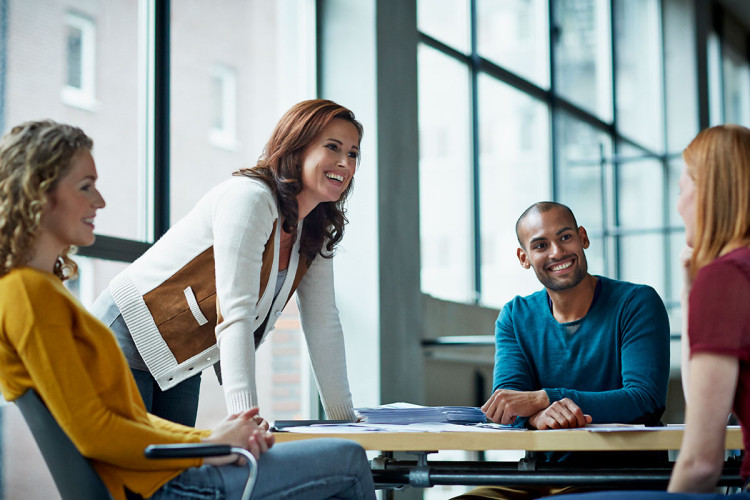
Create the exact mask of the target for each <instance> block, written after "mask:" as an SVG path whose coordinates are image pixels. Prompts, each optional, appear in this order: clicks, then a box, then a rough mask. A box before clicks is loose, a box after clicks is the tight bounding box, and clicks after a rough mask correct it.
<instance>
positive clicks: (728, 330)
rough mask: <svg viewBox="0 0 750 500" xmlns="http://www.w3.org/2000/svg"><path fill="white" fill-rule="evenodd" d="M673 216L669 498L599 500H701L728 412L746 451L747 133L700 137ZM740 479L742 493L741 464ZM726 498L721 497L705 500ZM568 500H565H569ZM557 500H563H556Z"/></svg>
mask: <svg viewBox="0 0 750 500" xmlns="http://www.w3.org/2000/svg"><path fill="white" fill-rule="evenodd" d="M683 158H684V159H685V168H684V170H683V172H682V177H681V178H680V197H679V201H678V206H677V208H678V211H679V212H680V215H681V216H682V218H683V220H684V221H685V237H686V240H687V244H688V246H689V247H691V248H692V250H693V251H692V257H690V259H689V261H688V264H687V265H688V269H687V280H686V283H685V285H686V296H688V297H689V299H688V301H689V303H688V314H687V317H688V323H687V328H686V329H684V330H683V333H682V335H683V336H687V337H688V338H687V342H684V344H683V348H684V349H688V352H687V353H683V360H687V361H686V362H685V361H683V363H684V364H683V366H682V378H683V387H684V389H685V396H686V397H685V399H686V416H685V435H684V437H683V440H682V447H681V448H680V453H679V456H678V458H677V463H676V464H675V466H674V469H673V470H672V477H671V479H670V481H669V492H670V493H664V492H662V493H658V492H631V493H627V494H626V493H623V492H610V493H593V494H590V495H581V498H586V499H587V500H592V499H599V498H602V499H603V498H610V499H614V498H633V499H635V498H665V500H666V499H672V498H674V499H693V498H695V499H696V500H698V499H703V498H706V497H707V495H700V494H701V493H711V492H712V491H714V489H715V488H716V484H717V482H718V480H719V477H720V475H721V471H722V467H723V464H724V445H725V436H726V424H727V416H728V415H729V414H730V413H732V412H734V414H735V415H736V416H737V418H738V420H739V421H740V426H741V427H742V436H743V442H744V448H745V450H750V307H748V305H749V304H750V129H747V128H745V127H741V126H738V125H719V126H716V127H711V128H709V129H706V130H704V131H702V132H701V133H700V134H698V136H697V137H696V138H695V139H693V141H692V142H691V143H690V145H689V146H688V147H687V148H686V149H685V151H684V153H683ZM740 474H741V476H742V479H743V481H745V488H744V490H743V492H742V493H740V494H738V495H736V496H737V497H738V498H750V493H747V492H745V491H747V488H748V478H750V454H749V453H747V452H746V453H745V457H744V459H743V461H742V467H741V469H740ZM713 496H715V497H716V498H717V499H718V498H727V497H726V496H725V495H713ZM578 497H579V496H578V495H571V496H570V498H578ZM564 498H569V497H568V496H565V497H564Z"/></svg>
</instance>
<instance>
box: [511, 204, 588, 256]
mask: <svg viewBox="0 0 750 500" xmlns="http://www.w3.org/2000/svg"><path fill="white" fill-rule="evenodd" d="M555 208H559V209H561V210H563V211H564V212H566V213H567V215H568V217H570V220H571V221H572V222H573V227H575V228H578V222H577V221H576V216H575V215H573V211H572V210H571V209H570V207H569V206H567V205H563V204H562V203H557V202H556V201H538V202H536V203H534V204H533V205H531V206H530V207H529V208H527V209H526V210H524V211H523V213H522V214H521V216H520V217H519V218H518V220H517V221H516V238H518V244H519V245H521V248H524V249H525V248H526V247H524V245H523V242H522V241H521V234H520V228H521V222H523V220H524V219H525V218H526V217H528V216H529V215H531V214H542V213H545V212H549V211H550V210H553V209H555Z"/></svg>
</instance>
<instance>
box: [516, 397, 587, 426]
mask: <svg viewBox="0 0 750 500" xmlns="http://www.w3.org/2000/svg"><path fill="white" fill-rule="evenodd" d="M590 423H591V415H586V414H584V413H583V410H581V409H580V408H579V407H578V405H577V404H575V403H574V402H573V401H572V400H571V399H569V398H563V399H561V400H560V401H555V402H554V403H552V404H551V405H549V407H548V408H545V409H544V410H541V411H539V412H537V413H535V414H534V415H532V416H531V417H529V424H530V425H531V426H532V427H535V428H537V429H539V430H545V429H573V428H575V427H584V426H585V425H586V424H590Z"/></svg>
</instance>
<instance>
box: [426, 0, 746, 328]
mask: <svg viewBox="0 0 750 500" xmlns="http://www.w3.org/2000/svg"><path fill="white" fill-rule="evenodd" d="M418 6H419V8H418V16H419V17H418V28H419V52H418V54H419V81H420V86H419V109H420V123H419V125H420V146H421V150H420V155H421V160H420V189H421V191H420V200H421V201H420V203H421V205H422V212H421V214H420V222H421V245H422V250H421V251H422V268H421V269H422V276H421V278H422V290H423V291H424V292H425V293H427V294H430V295H433V296H436V297H438V298H443V299H449V300H456V301H461V302H467V303H475V304H479V305H486V306H490V307H500V306H502V305H503V304H504V303H505V302H506V301H508V300H509V299H511V298H512V297H513V296H514V295H516V294H527V293H530V292H532V291H534V290H536V289H539V287H540V285H539V284H538V282H537V281H536V278H535V276H534V275H533V273H530V272H525V271H524V270H523V269H522V268H521V267H520V266H519V265H518V263H517V260H516V248H517V246H518V243H517V241H516V236H515V231H514V229H515V228H514V224H515V221H516V219H517V217H518V216H519V215H520V214H521V212H522V211H523V210H524V209H525V208H527V207H528V206H529V205H530V204H531V203H533V202H535V201H541V200H548V199H552V200H556V201H560V202H562V203H566V204H568V205H569V206H570V207H571V208H572V209H573V211H574V213H575V214H576V216H577V217H578V222H579V223H580V224H581V225H583V226H584V227H585V228H586V229H587V230H588V234H589V236H590V238H591V247H590V248H589V250H588V251H587V256H588V260H589V268H590V270H591V272H593V273H597V274H602V275H605V276H609V277H613V278H617V279H623V280H630V281H635V282H640V283H646V284H649V285H651V286H653V287H654V288H655V289H656V290H657V291H658V292H659V293H660V294H661V296H662V298H663V299H664V301H665V303H666V304H667V306H668V308H669V309H670V311H671V312H672V313H673V315H674V313H675V312H676V310H677V308H678V307H679V304H678V301H677V298H678V296H679V289H680V287H681V281H680V280H681V275H680V274H679V273H678V272H677V271H676V270H674V269H673V268H674V257H675V255H677V254H678V253H679V250H680V249H681V248H682V246H683V242H682V241H681V239H680V238H681V236H682V235H683V231H682V227H681V226H682V222H681V221H680V220H679V217H677V216H676V215H675V214H676V208H675V204H674V197H673V194H672V191H673V190H674V189H676V188H675V187H674V184H675V182H676V178H675V175H676V174H677V175H679V169H680V168H681V164H680V162H679V161H678V159H679V154H680V152H681V150H682V148H684V147H685V146H686V145H687V142H686V141H688V140H689V139H690V138H692V137H693V136H694V135H695V134H696V133H697V131H698V128H699V122H698V120H699V116H698V101H697V99H698V97H697V92H696V91H695V90H694V89H695V88H696V85H697V84H696V83H695V82H696V81H697V71H696V70H695V68H696V63H695V59H696V57H697V56H696V51H695V49H694V48H693V47H691V46H690V44H689V43H686V40H687V38H689V39H690V40H691V41H693V43H694V40H695V33H694V29H693V26H694V25H695V23H696V17H695V16H697V15H700V14H696V13H694V12H693V6H692V5H691V2H686V1H684V0H663V1H660V0H633V1H630V0H629V1H617V0H612V1H607V0H561V1H554V2H552V1H547V0H523V1H522V0H508V1H503V2H491V1H483V0H464V1H458V0H456V1H448V0H443V2H442V3H441V7H440V8H436V7H435V6H434V5H433V2H430V1H428V0H421V1H419V2H418ZM665 16H668V17H669V18H668V19H666V20H665ZM686 23H690V25H689V26H690V29H689V30H686V29H685V26H686ZM678 28H679V29H678ZM710 43H713V44H715V45H716V47H717V49H716V50H717V54H719V56H720V59H719V61H717V62H715V63H714V64H713V68H714V69H713V70H712V71H714V70H715V71H714V72H718V73H716V74H717V76H716V77H715V78H716V79H717V80H718V81H719V82H721V85H719V87H718V89H715V87H716V84H713V83H712V84H711V89H712V90H716V91H718V95H719V99H720V103H719V104H717V105H716V107H718V109H721V110H722V113H723V114H726V115H727V116H733V117H734V116H738V117H742V116H743V113H745V112H746V111H745V110H746V109H747V102H748V101H747V99H746V97H747V95H746V94H747V92H750V90H748V89H750V86H748V85H747V84H746V83H745V82H746V81H745V80H744V79H746V78H748V67H747V59H746V58H744V53H737V51H734V52H732V50H731V49H729V48H724V49H723V50H718V48H722V47H723V46H722V45H721V43H723V42H721V38H720V37H717V38H716V40H714V41H711V42H710ZM707 50H708V52H709V53H710V52H711V50H712V49H711V47H708V49H707ZM686 69H687V70H692V72H691V73H689V74H687V75H686V74H685V70H686ZM727 78H730V79H731V83H729V82H727ZM670 92H671V93H672V95H673V96H674V97H673V99H672V101H670V102H669V103H668V102H667V99H666V97H667V95H668V93H670ZM686 99H687V100H689V101H688V102H684V101H685V100H686ZM704 99H706V98H705V97H704ZM721 119H722V120H723V119H724V116H722V118H721ZM646 253H647V254H648V258H644V255H645V254H646ZM677 330H679V325H677Z"/></svg>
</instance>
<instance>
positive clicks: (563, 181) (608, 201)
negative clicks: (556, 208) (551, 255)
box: [555, 113, 614, 276]
mask: <svg viewBox="0 0 750 500" xmlns="http://www.w3.org/2000/svg"><path fill="white" fill-rule="evenodd" d="M555 120H556V124H557V130H558V135H557V137H558V143H557V148H556V154H557V173H556V183H557V188H556V190H557V201H559V202H560V203H564V204H566V205H568V206H569V207H570V209H571V210H573V213H574V214H575V216H576V219H577V222H578V225H580V226H583V227H584V228H586V231H587V232H588V235H589V239H591V240H592V241H591V247H590V248H589V249H588V251H587V252H586V254H587V256H588V260H589V270H590V271H591V272H596V273H599V274H604V275H607V276H609V275H610V269H609V267H608V263H610V262H611V259H609V258H607V259H606V260H605V255H606V253H605V250H606V248H605V246H604V244H603V243H604V242H603V240H600V241H601V243H599V244H597V243H596V241H595V240H596V239H597V238H601V236H602V235H603V234H604V224H605V218H604V214H605V209H606V214H607V218H606V223H607V225H608V227H609V226H611V224H612V213H613V212H612V200H613V198H614V197H613V196H612V193H611V192H610V191H611V189H610V187H609V186H610V185H611V172H612V169H611V166H610V163H609V161H610V156H611V150H612V147H611V141H610V139H609V137H608V136H607V135H605V134H603V133H601V132H599V131H598V130H596V129H594V128H592V127H591V126H589V125H587V124H585V123H584V122H581V121H579V120H577V119H575V118H573V117H572V116H570V115H568V114H566V113H559V114H557V116H556V118H555ZM602 161H604V162H605V163H604V168H603V167H602ZM602 175H604V178H602ZM603 186H604V187H605V188H606V189H605V191H604V192H603V191H602V189H603ZM594 264H596V265H594Z"/></svg>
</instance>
